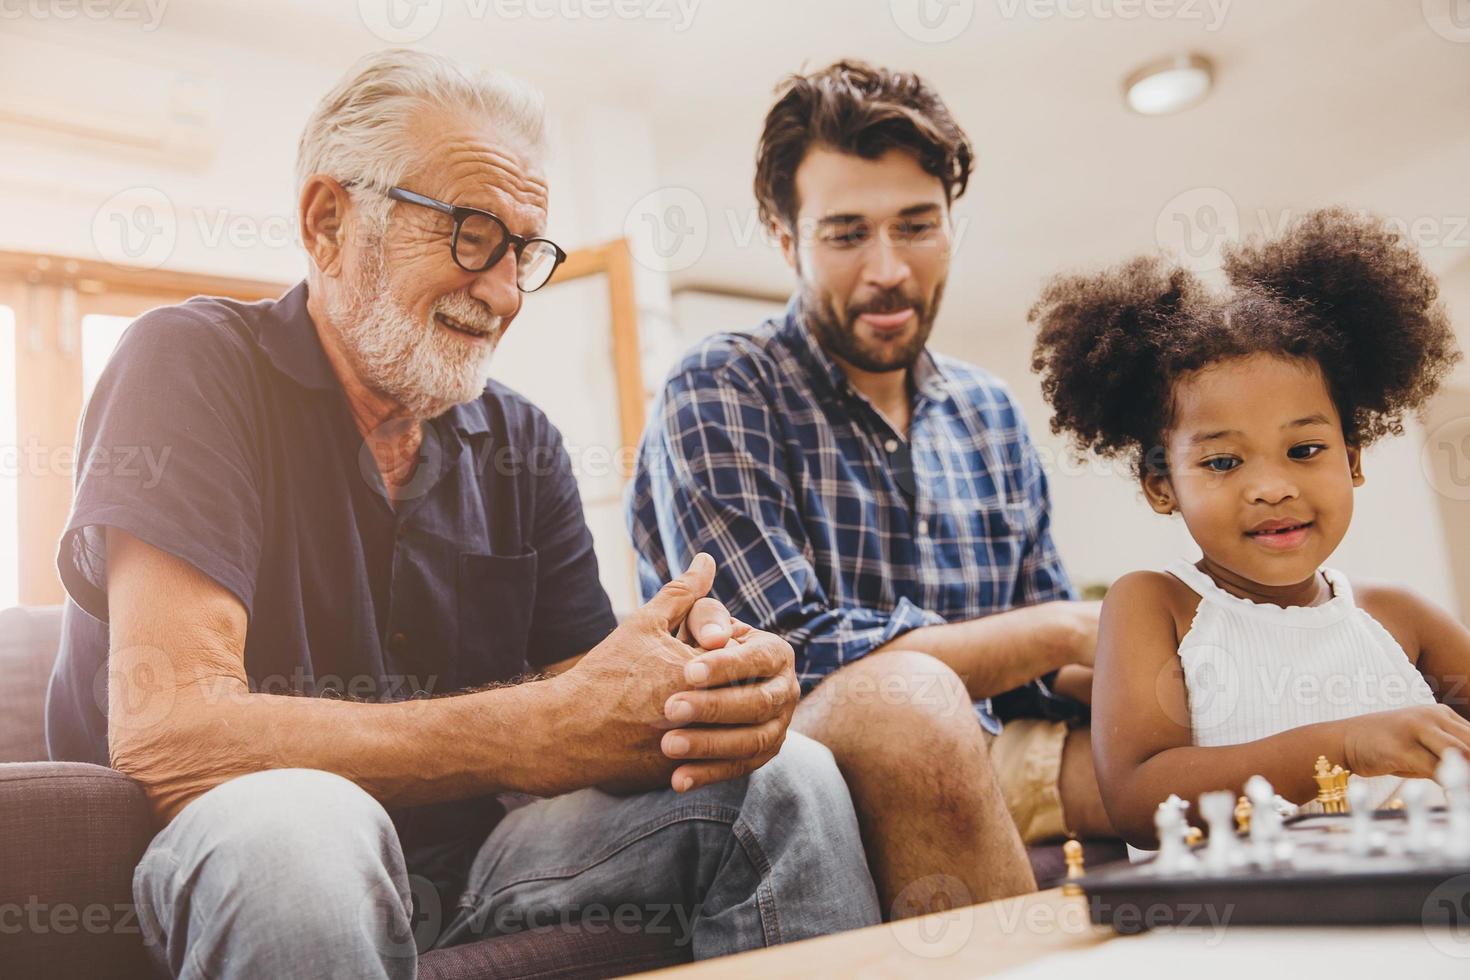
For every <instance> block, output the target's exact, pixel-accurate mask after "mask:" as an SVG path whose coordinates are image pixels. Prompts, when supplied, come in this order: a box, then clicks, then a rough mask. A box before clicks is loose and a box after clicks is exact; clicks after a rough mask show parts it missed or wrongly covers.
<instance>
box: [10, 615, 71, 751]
mask: <svg viewBox="0 0 1470 980" xmlns="http://www.w3.org/2000/svg"><path fill="white" fill-rule="evenodd" d="M60 645H61V607H60V606H35V607H32V608H28V609H27V608H21V607H19V606H17V607H15V608H13V609H4V610H0V705H4V706H5V707H4V710H3V711H0V762H36V761H39V760H44V759H46V758H47V757H48V756H47V754H46V725H45V716H46V684H47V681H49V680H50V678H51V665H52V664H53V663H55V662H56V651H57V649H58V647H59V646H60Z"/></svg>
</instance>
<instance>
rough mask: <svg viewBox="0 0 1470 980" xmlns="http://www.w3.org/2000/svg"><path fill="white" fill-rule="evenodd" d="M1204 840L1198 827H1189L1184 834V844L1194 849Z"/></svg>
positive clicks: (1203, 834) (1203, 835)
mask: <svg viewBox="0 0 1470 980" xmlns="http://www.w3.org/2000/svg"><path fill="white" fill-rule="evenodd" d="M1204 839H1205V832H1204V831H1203V830H1200V829H1199V828H1198V827H1190V828H1189V829H1188V830H1186V831H1185V832H1184V843H1186V844H1188V845H1189V846H1190V847H1194V846H1195V845H1197V844H1198V843H1199V842H1200V841H1202V840H1204Z"/></svg>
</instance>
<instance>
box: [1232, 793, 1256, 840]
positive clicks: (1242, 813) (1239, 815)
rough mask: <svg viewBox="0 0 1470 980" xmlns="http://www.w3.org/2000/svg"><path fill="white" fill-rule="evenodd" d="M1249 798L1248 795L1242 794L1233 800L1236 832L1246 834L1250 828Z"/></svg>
mask: <svg viewBox="0 0 1470 980" xmlns="http://www.w3.org/2000/svg"><path fill="white" fill-rule="evenodd" d="M1251 809H1252V807H1251V800H1250V797H1249V796H1242V797H1241V798H1240V799H1238V800H1236V801H1235V829H1236V831H1237V832H1239V833H1242V834H1246V833H1249V832H1250V829H1251Z"/></svg>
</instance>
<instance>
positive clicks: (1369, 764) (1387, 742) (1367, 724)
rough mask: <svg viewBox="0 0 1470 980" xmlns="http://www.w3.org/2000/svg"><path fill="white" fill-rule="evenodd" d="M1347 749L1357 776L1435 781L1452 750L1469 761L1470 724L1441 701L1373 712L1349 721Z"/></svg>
mask: <svg viewBox="0 0 1470 980" xmlns="http://www.w3.org/2000/svg"><path fill="white" fill-rule="evenodd" d="M1347 726H1348V727H1347V732H1346V734H1345V735H1344V736H1343V753H1344V755H1346V757H1347V768H1348V769H1350V770H1352V771H1353V772H1354V773H1356V774H1357V775H1359V776H1402V777H1405V778H1411V779H1432V778H1434V770H1435V769H1436V768H1437V767H1438V766H1439V760H1440V759H1441V757H1443V756H1444V754H1445V753H1446V752H1448V751H1450V750H1452V749H1453V750H1457V751H1459V752H1460V753H1461V754H1463V755H1464V756H1465V758H1466V759H1470V722H1467V721H1466V720H1465V719H1464V718H1461V717H1460V716H1459V715H1458V714H1456V712H1455V710H1454V709H1453V708H1450V707H1448V706H1447V705H1443V704H1432V705H1418V706H1416V707H1412V708H1398V709H1396V710H1393V711H1375V712H1373V713H1372V714H1366V715H1360V716H1359V717H1357V718H1351V719H1348V721H1347Z"/></svg>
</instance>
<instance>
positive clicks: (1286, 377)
mask: <svg viewBox="0 0 1470 980" xmlns="http://www.w3.org/2000/svg"><path fill="white" fill-rule="evenodd" d="M1224 269H1225V274H1226V279H1227V280H1228V284H1229V285H1228V291H1226V292H1225V293H1224V294H1214V293H1212V292H1210V291H1208V290H1207V289H1206V288H1205V287H1204V286H1203V285H1202V284H1201V283H1200V282H1199V281H1198V280H1197V279H1196V278H1195V277H1194V276H1193V275H1192V274H1191V273H1189V272H1187V271H1185V270H1183V269H1180V268H1176V267H1172V266H1170V265H1168V264H1166V263H1165V262H1163V261H1162V260H1160V259H1157V258H1139V259H1135V260H1134V261H1132V262H1130V263H1128V264H1126V265H1124V266H1122V267H1120V268H1117V269H1114V270H1110V271H1108V272H1104V273H1102V274H1100V275H1095V276H1068V277H1062V278H1059V279H1057V280H1055V281H1053V282H1052V283H1051V284H1049V285H1048V287H1047V288H1046V290H1045V292H1044V293H1043V295H1042V297H1041V300H1040V301H1039V302H1038V303H1037V305H1036V307H1035V308H1034V309H1033V310H1032V313H1031V320H1032V321H1033V322H1036V323H1039V325H1040V333H1039V337H1038V340H1037V345H1036V351H1035V356H1034V360H1033V367H1034V368H1035V370H1037V371H1039V372H1041V374H1042V390H1043V392H1044V393H1045V395H1046V397H1047V400H1048V401H1049V402H1050V404H1051V405H1052V407H1053V408H1054V409H1055V416H1054V418H1053V419H1052V430H1053V431H1055V432H1061V431H1064V430H1065V431H1068V432H1070V433H1071V434H1072V436H1073V437H1074V439H1075V441H1076V443H1077V444H1078V445H1079V447H1082V448H1084V449H1090V450H1092V451H1094V452H1096V453H1099V454H1101V455H1103V456H1108V457H1122V458H1125V459H1127V460H1129V461H1130V462H1131V463H1132V464H1133V467H1134V469H1135V470H1136V472H1137V474H1138V478H1139V480H1140V481H1141V483H1142V487H1143V493H1144V496H1145V497H1146V498H1147V500H1148V503H1149V505H1150V506H1152V507H1153V509H1154V510H1155V511H1157V512H1159V513H1160V514H1179V515H1180V516H1182V517H1183V519H1184V523H1185V526H1186V527H1187V528H1188V529H1189V533H1190V535H1191V536H1192V537H1193V538H1194V540H1195V543H1196V544H1198V545H1199V548H1200V550H1201V551H1202V552H1203V553H1204V557H1202V558H1201V559H1200V560H1199V561H1198V562H1196V563H1194V564H1190V563H1189V562H1187V561H1183V560H1180V561H1176V562H1174V563H1173V564H1172V565H1171V566H1170V567H1169V569H1168V571H1167V572H1154V571H1143V572H1133V573H1131V574H1129V575H1125V576H1124V577H1123V578H1121V579H1119V580H1118V581H1117V582H1116V583H1115V584H1114V585H1113V587H1112V588H1111V589H1110V590H1109V592H1108V594H1107V599H1106V601H1105V602H1104V604H1103V610H1102V621H1101V626H1100V629H1099V636H1098V649H1097V660H1096V673H1095V680H1094V688H1093V704H1092V719H1093V721H1092V733H1093V735H1092V742H1093V754H1094V759H1095V762H1096V765H1097V775H1098V781H1099V784H1100V786H1101V789H1102V798H1103V802H1104V804H1105V806H1106V808H1107V811H1108V814H1109V816H1110V817H1111V818H1112V821H1113V825H1114V826H1115V827H1117V828H1118V830H1119V832H1120V833H1121V834H1122V835H1123V837H1124V838H1125V839H1127V840H1128V841H1129V842H1130V843H1132V844H1134V845H1137V846H1140V847H1154V846H1156V841H1155V832H1154V824H1153V815H1154V811H1155V808H1156V807H1157V805H1158V804H1159V803H1160V802H1161V801H1162V800H1164V799H1165V798H1166V797H1167V796H1168V795H1169V794H1170V793H1177V794H1178V795H1179V796H1181V797H1182V798H1184V799H1186V800H1191V801H1195V800H1197V798H1198V797H1199V795H1200V794H1201V793H1205V792H1208V791H1210V790H1219V789H1231V790H1233V791H1234V792H1236V793H1240V792H1241V788H1242V787H1243V785H1244V784H1245V781H1246V780H1247V779H1248V778H1250V776H1252V775H1254V774H1256V773H1260V774H1262V775H1264V776H1265V777H1266V778H1267V779H1269V780H1270V781H1271V782H1272V783H1273V784H1274V785H1275V787H1276V791H1277V792H1278V793H1280V794H1281V795H1283V796H1285V797H1286V798H1287V799H1289V800H1292V801H1294V802H1297V803H1301V802H1304V801H1307V800H1310V799H1312V798H1314V797H1315V796H1316V792H1317V785H1316V782H1315V781H1314V780H1313V778H1312V776H1313V763H1314V762H1315V761H1316V759H1317V757H1318V756H1326V757H1327V759H1328V760H1330V761H1331V762H1333V763H1336V764H1340V765H1342V766H1343V767H1344V768H1346V769H1349V770H1351V771H1352V772H1353V773H1355V774H1356V775H1357V777H1367V778H1369V779H1370V780H1371V782H1370V784H1369V785H1370V788H1371V790H1372V794H1371V798H1372V801H1373V804H1374V805H1375V806H1380V805H1382V804H1383V803H1385V802H1387V801H1388V800H1389V799H1391V798H1392V797H1393V796H1394V795H1395V794H1396V793H1397V792H1398V790H1399V788H1400V784H1401V782H1402V779H1404V778H1416V777H1423V778H1427V777H1432V776H1433V774H1434V770H1435V767H1436V766H1437V764H1438V762H1439V760H1440V758H1441V757H1442V756H1443V755H1444V754H1445V753H1446V752H1448V751H1451V750H1458V751H1460V752H1462V753H1465V754H1466V756H1467V757H1470V722H1467V721H1466V720H1465V717H1462V716H1465V715H1470V704H1467V693H1466V687H1467V685H1466V680H1467V678H1470V631H1467V630H1466V628H1465V627H1464V626H1462V625H1461V624H1460V623H1459V622H1457V621H1456V620H1455V619H1453V618H1452V617H1450V616H1449V615H1448V614H1446V613H1445V612H1444V611H1443V610H1441V609H1438V608H1437V607H1435V606H1434V605H1433V604H1432V603H1430V602H1428V601H1426V600H1425V599H1423V598H1421V597H1420V596H1418V595H1416V594H1415V593H1413V592H1411V591H1410V590H1408V589H1406V588H1403V587H1401V586H1398V585H1390V584H1386V583H1378V582H1369V581H1364V580H1355V581H1353V582H1349V581H1348V579H1347V577H1346V576H1345V575H1343V574H1342V573H1340V572H1337V571H1334V570H1332V569H1330V568H1325V567H1323V563H1324V562H1325V561H1326V560H1327V559H1328V557H1329V556H1330V555H1331V554H1332V552H1333V551H1334V549H1336V548H1337V545H1338V543H1339V542H1340V541H1341V540H1342V537H1343V534H1344V533H1345V532H1346V531H1347V528H1348V522H1349V521H1350V520H1351V518H1352V512H1353V488H1354V487H1357V486H1361V485H1362V483H1363V470H1362V451H1363V448H1364V447H1365V446H1367V445H1368V444H1369V443H1371V442H1373V441H1374V440H1375V439H1377V438H1379V437H1381V436H1384V435H1388V434H1390V433H1392V434H1400V433H1402V431H1403V417H1404V415H1405V413H1407V412H1411V411H1416V410H1418V409H1420V408H1421V407H1422V406H1423V404H1424V402H1425V401H1426V400H1427V399H1428V398H1429V397H1430V396H1431V395H1432V394H1433V393H1434V392H1435V390H1436V388H1437V387H1438V386H1439V383H1440V381H1441V379H1442V378H1443V377H1444V376H1445V374H1446V372H1447V371H1448V370H1449V369H1450V367H1451V366H1452V365H1453V364H1454V362H1455V361H1456V360H1458V358H1459V353H1458V352H1457V350H1456V348H1455V343H1454V336H1453V334H1452V332H1451V330H1450V327H1449V324H1448V322H1447V319H1446V317H1445V314H1444V311H1443V308H1442V307H1441V305H1440V304H1438V303H1437V302H1436V295H1437V292H1438V290H1437V287H1436V284H1435V282H1434V279H1433V277H1432V276H1431V275H1430V274H1429V272H1428V271H1427V270H1426V269H1425V268H1424V266H1423V264H1422V262H1421V261H1420V259H1419V257H1418V255H1417V254H1416V253H1415V252H1414V251H1413V249H1412V248H1410V247H1409V246H1407V245H1406V244H1404V243H1402V242H1401V241H1400V240H1399V239H1398V237H1397V236H1396V235H1394V234H1392V233H1391V232H1388V231H1386V230H1384V228H1383V226H1382V225H1381V224H1380V223H1377V222H1374V221H1373V220H1372V219H1369V218H1366V217H1360V216H1355V215H1353V214H1350V213H1349V212H1347V211H1344V210H1341V209H1333V210H1327V211H1319V212H1314V213H1312V214H1309V215H1307V216H1306V217H1305V218H1304V219H1303V220H1302V221H1300V222H1299V223H1297V224H1296V225H1295V226H1293V227H1292V228H1291V229H1290V230H1288V231H1286V232H1285V233H1283V234H1282V235H1281V236H1280V237H1278V238H1276V239H1274V240H1268V241H1255V242H1250V243H1246V244H1244V245H1241V246H1237V247H1234V248H1232V249H1231V250H1229V251H1228V252H1227V255H1226V261H1225V266H1224ZM1355 778H1356V777H1355ZM1197 810H1198V806H1197V805H1196V806H1194V807H1192V812H1197Z"/></svg>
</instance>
